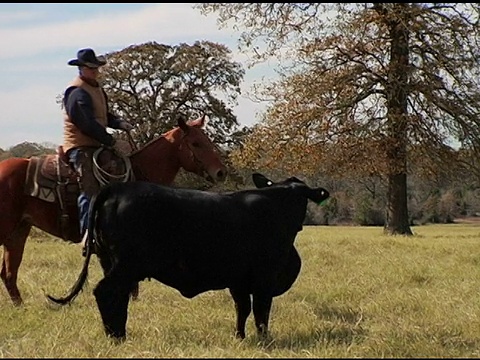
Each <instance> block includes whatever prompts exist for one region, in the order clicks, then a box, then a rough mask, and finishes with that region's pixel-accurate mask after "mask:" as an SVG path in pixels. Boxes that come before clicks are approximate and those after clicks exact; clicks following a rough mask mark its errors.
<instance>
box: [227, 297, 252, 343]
mask: <svg viewBox="0 0 480 360" xmlns="http://www.w3.org/2000/svg"><path fill="white" fill-rule="evenodd" d="M230 294H231V295H232V298H233V301H234V302H235V311H236V313H237V327H236V330H235V337H237V338H239V339H245V324H246V322H247V318H248V315H250V312H251V311H252V301H251V299H250V294H249V293H248V292H245V291H242V290H239V289H232V288H230Z"/></svg>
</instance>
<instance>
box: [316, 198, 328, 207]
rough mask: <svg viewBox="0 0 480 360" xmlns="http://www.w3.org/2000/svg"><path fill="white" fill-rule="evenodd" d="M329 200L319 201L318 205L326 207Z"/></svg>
mask: <svg viewBox="0 0 480 360" xmlns="http://www.w3.org/2000/svg"><path fill="white" fill-rule="evenodd" d="M327 200H328V199H325V200H322V201H319V202H318V203H317V204H318V205H320V206H324V205H325V204H326V203H327Z"/></svg>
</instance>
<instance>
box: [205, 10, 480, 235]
mask: <svg viewBox="0 0 480 360" xmlns="http://www.w3.org/2000/svg"><path fill="white" fill-rule="evenodd" d="M196 7H198V8H199V9H200V11H201V12H202V13H204V14H208V13H211V12H217V13H218V20H219V24H220V26H228V24H230V23H231V21H234V24H235V27H236V28H237V29H243V32H242V33H241V36H240V41H239V46H240V49H242V50H244V51H250V50H252V49H253V50H254V52H255V53H256V54H257V58H256V60H258V61H261V60H264V59H266V58H268V57H269V56H272V55H276V56H279V55H280V56H281V55H285V57H284V58H282V59H281V60H288V61H287V62H285V61H282V64H283V65H284V67H283V68H281V69H280V75H281V76H280V80H278V81H275V82H273V83H271V84H267V86H265V87H263V90H260V91H258V92H257V94H258V96H259V97H266V96H268V98H269V99H271V100H272V101H271V106H269V108H268V109H267V112H266V113H265V117H264V121H262V122H261V123H260V124H258V125H257V126H256V128H255V129H254V131H253V134H252V136H251V137H250V138H249V141H247V142H246V144H245V146H244V147H243V148H242V149H241V151H239V152H238V153H237V155H236V160H237V161H239V163H243V164H250V165H252V164H255V166H257V167H258V166H259V165H262V166H268V165H271V166H276V167H278V166H283V167H286V168H288V167H289V168H290V169H294V170H295V169H300V168H301V169H302V171H304V172H308V171H310V172H312V173H313V172H317V171H318V170H319V169H321V170H322V171H326V172H329V173H330V174H331V175H335V174H337V175H340V176H341V175H342V174H343V173H345V172H346V171H349V172H351V171H356V172H358V174H363V175H365V174H367V175H368V174H372V175H380V176H382V177H383V179H385V182H386V185H387V204H386V223H385V232H386V233H388V234H407V235H409V234H411V233H412V232H411V229H410V226H409V222H408V207H407V205H408V204H407V173H408V168H409V167H408V162H409V159H410V160H411V158H412V157H415V160H417V161H418V160H419V159H425V162H426V163H429V162H430V163H431V162H432V161H433V162H435V163H436V164H443V165H444V167H447V168H450V169H454V165H455V166H457V165H458V162H457V160H458V159H457V157H456V152H455V151H452V147H454V146H458V147H463V148H465V149H468V150H469V151H471V152H472V154H478V152H479V149H480V116H479V115H480V114H479V112H480V92H479V70H480V68H479V63H480V61H479V60H480V51H479V44H480V26H479V17H478V16H479V9H480V7H479V4H477V3H472V4H460V3H401V4H400V3H345V4H320V3H237V4H231V3H202V4H197V5H196Z"/></svg>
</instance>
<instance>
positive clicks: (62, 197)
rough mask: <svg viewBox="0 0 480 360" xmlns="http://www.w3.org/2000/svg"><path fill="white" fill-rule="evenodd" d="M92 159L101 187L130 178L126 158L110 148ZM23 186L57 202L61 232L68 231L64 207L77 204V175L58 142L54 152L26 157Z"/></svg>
mask: <svg viewBox="0 0 480 360" xmlns="http://www.w3.org/2000/svg"><path fill="white" fill-rule="evenodd" d="M96 155H97V154H96ZM94 160H95V161H94V162H95V163H96V165H98V169H99V170H98V169H97V172H98V171H100V172H101V175H99V176H101V179H100V178H99V177H97V179H98V180H99V183H100V185H101V186H103V185H105V184H106V183H108V182H110V181H125V180H132V179H133V174H132V173H131V172H127V171H126V167H127V166H126V164H128V165H129V160H128V158H125V159H122V158H120V157H118V155H115V154H114V153H113V152H112V151H103V150H102V151H101V152H99V153H98V156H95V157H94ZM97 162H98V164H97ZM116 174H124V175H125V174H126V177H116V176H115V175H116ZM96 176H97V175H96ZM118 179H121V180H118ZM24 189H25V190H24V192H25V194H26V195H29V196H33V197H36V198H39V199H41V200H43V201H47V202H52V203H54V202H58V204H59V206H60V225H61V231H62V234H68V226H69V215H68V212H67V207H68V206H71V205H74V206H76V204H77V198H78V196H79V194H80V175H79V174H78V173H77V171H75V170H74V168H73V166H71V165H70V163H69V161H68V158H67V156H66V154H65V153H64V151H63V147H62V146H61V145H60V146H58V147H57V153H56V154H49V155H41V156H32V157H30V159H29V163H28V167H27V175H26V177H25V188H24ZM64 238H65V236H64Z"/></svg>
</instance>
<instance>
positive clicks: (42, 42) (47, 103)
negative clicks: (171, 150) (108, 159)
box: [0, 3, 275, 150]
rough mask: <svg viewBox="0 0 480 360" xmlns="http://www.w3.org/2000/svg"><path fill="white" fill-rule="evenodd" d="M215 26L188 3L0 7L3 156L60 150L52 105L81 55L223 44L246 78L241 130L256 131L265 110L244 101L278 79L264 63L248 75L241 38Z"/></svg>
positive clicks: (58, 115)
mask: <svg viewBox="0 0 480 360" xmlns="http://www.w3.org/2000/svg"><path fill="white" fill-rule="evenodd" d="M216 20H217V16H216V14H211V15H208V16H204V15H202V14H200V11H199V10H196V9H193V4H192V3H188V4H185V3H183V4H169V3H167V4H165V3H161V4H143V3H140V4H28V3H27V4H25V3H23V4H9V3H2V4H0V47H1V48H2V51H0V79H1V81H0V109H1V110H0V124H1V128H0V129H1V130H0V148H2V149H4V150H6V149H8V148H9V147H11V146H14V145H16V144H19V143H22V142H24V141H28V142H36V143H53V144H61V142H62V129H63V122H62V121H63V119H62V111H61V109H60V106H59V105H58V104H57V103H56V98H57V96H59V95H60V94H62V92H63V91H64V88H65V86H66V85H67V84H68V82H69V81H70V80H71V79H72V78H73V77H75V76H76V74H77V68H76V67H74V66H68V65H67V62H68V60H70V59H73V58H75V57H76V53H77V51H78V49H81V48H85V47H91V48H93V49H94V50H95V52H96V53H97V55H101V54H104V53H107V52H112V51H119V50H122V49H124V48H126V47H127V46H130V45H132V44H142V43H146V42H149V41H156V42H158V43H163V44H169V45H176V44H179V43H193V42H194V41H196V40H209V41H213V42H217V43H221V44H225V45H227V46H228V47H229V48H230V49H231V50H232V52H233V59H234V60H235V61H238V62H240V63H242V64H243V65H244V68H245V70H246V75H245V78H244V83H243V86H242V91H243V92H244V93H245V95H244V96H241V97H240V98H239V101H238V102H239V104H238V106H236V107H235V108H234V111H235V114H236V115H237V117H238V119H239V121H240V123H241V124H244V125H251V124H253V123H254V122H256V121H257V118H256V114H257V113H258V112H261V111H262V110H263V109H264V108H265V104H258V103H255V102H253V101H251V100H249V99H248V97H247V93H248V91H249V90H250V88H251V85H252V84H253V83H254V82H258V81H261V80H262V79H264V78H265V79H271V78H272V77H274V76H275V71H274V69H273V68H272V67H271V66H270V65H269V64H267V63H266V64H260V65H257V66H255V67H254V68H252V69H247V66H246V65H247V63H246V60H247V55H245V54H240V53H238V52H237V39H238V36H239V33H238V32H235V31H234V30H233V29H232V28H225V29H219V28H218V26H217V25H216ZM127 120H128V119H127Z"/></svg>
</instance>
